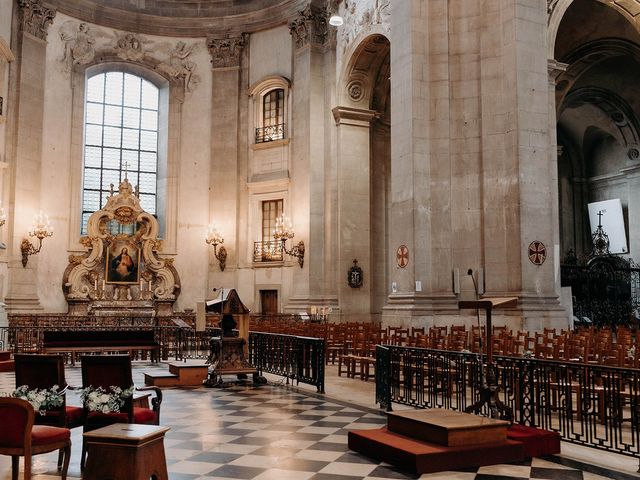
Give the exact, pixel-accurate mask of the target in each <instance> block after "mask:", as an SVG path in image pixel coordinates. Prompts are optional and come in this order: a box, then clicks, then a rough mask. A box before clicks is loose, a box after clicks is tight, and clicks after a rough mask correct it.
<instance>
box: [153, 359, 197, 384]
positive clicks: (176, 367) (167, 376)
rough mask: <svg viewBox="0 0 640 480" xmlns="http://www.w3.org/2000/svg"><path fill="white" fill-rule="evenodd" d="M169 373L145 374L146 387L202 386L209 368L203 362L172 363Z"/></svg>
mask: <svg viewBox="0 0 640 480" xmlns="http://www.w3.org/2000/svg"><path fill="white" fill-rule="evenodd" d="M168 366H169V372H167V373H146V372H145V374H144V383H145V385H152V386H155V387H193V386H200V385H202V382H203V381H204V380H206V378H207V374H208V366H207V365H205V364H204V363H203V362H202V361H198V362H172V363H169V365H168Z"/></svg>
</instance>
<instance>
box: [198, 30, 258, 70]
mask: <svg viewBox="0 0 640 480" xmlns="http://www.w3.org/2000/svg"><path fill="white" fill-rule="evenodd" d="M247 37H248V35H247V34H244V33H243V34H241V35H239V36H237V37H225V38H213V37H209V38H207V48H208V49H209V53H210V54H211V65H212V67H213V68H230V67H239V66H240V56H241V55H242V49H243V48H244V47H245V45H246V44H247Z"/></svg>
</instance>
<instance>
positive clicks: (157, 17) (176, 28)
mask: <svg viewBox="0 0 640 480" xmlns="http://www.w3.org/2000/svg"><path fill="white" fill-rule="evenodd" d="M48 1H49V3H50V4H51V5H53V6H55V7H56V8H57V9H58V11H59V12H61V13H64V14H65V15H69V16H70V17H73V18H76V19H78V20H82V21H85V22H90V23H93V24H96V25H101V26H104V27H110V28H116V29H119V30H126V31H129V32H135V33H144V34H148V35H160V36H173V37H207V36H218V35H223V34H225V33H229V34H231V35H239V34H240V33H242V32H248V33H252V32H257V31H260V30H266V29H268V28H273V27H277V26H279V25H286V24H287V22H288V20H289V19H291V18H292V17H294V16H295V15H296V14H297V13H298V12H299V11H300V10H302V9H304V8H305V6H306V5H307V4H308V3H309V0H270V1H269V2H263V4H264V5H268V6H266V7H262V8H258V9H253V10H250V9H249V8H242V9H241V8H239V7H238V8H237V9H236V10H237V11H236V10H233V11H232V13H231V14H229V13H228V12H229V8H230V7H224V8H223V7H211V8H208V9H205V11H204V13H203V10H202V9H200V10H198V9H195V7H194V10H193V11H192V12H190V13H188V15H185V13H184V11H183V12H181V11H179V10H178V11H176V12H169V13H168V15H167V16H164V15H163V14H162V13H163V11H162V10H157V11H156V10H153V9H151V8H147V9H146V10H141V9H137V10H136V9H133V8H132V9H124V8H116V7H113V6H109V5H105V2H100V1H97V0H48ZM130 3H131V4H133V3H135V2H130ZM147 3H151V2H147ZM185 3H186V2H185ZM189 3H193V2H189ZM226 3H227V2H225V4H226ZM244 3H247V4H248V2H244ZM182 8H183V9H188V8H189V7H187V6H183V7H182ZM149 12H154V13H149ZM225 12H227V13H226V15H225ZM180 14H182V15H183V16H179V15H180ZM171 15H174V16H171Z"/></svg>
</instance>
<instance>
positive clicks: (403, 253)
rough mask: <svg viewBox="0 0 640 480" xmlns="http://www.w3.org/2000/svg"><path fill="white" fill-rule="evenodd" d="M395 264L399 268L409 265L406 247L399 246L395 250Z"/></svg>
mask: <svg viewBox="0 0 640 480" xmlns="http://www.w3.org/2000/svg"><path fill="white" fill-rule="evenodd" d="M396 263H397V264H398V266H399V267H400V268H404V267H406V266H407V265H408V264H409V248H408V247H407V246H406V245H400V246H399V247H398V250H396Z"/></svg>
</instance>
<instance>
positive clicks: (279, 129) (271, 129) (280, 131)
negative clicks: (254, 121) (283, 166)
mask: <svg viewBox="0 0 640 480" xmlns="http://www.w3.org/2000/svg"><path fill="white" fill-rule="evenodd" d="M284 125H285V124H284V123H279V124H278V125H267V126H265V127H258V128H256V143H265V142H273V141H274V140H283V139H284Z"/></svg>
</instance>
